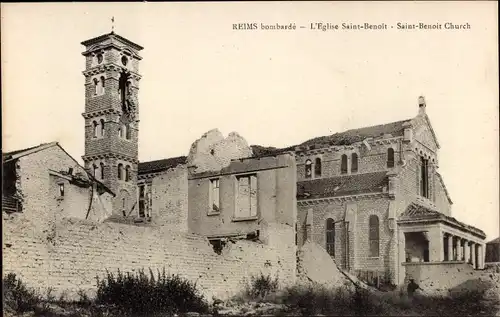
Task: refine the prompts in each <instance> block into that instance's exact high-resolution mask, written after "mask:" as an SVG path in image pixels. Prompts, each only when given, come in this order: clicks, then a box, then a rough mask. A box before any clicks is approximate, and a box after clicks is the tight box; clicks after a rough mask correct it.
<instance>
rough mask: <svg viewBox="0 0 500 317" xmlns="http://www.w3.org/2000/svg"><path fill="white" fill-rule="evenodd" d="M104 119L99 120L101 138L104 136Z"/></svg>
mask: <svg viewBox="0 0 500 317" xmlns="http://www.w3.org/2000/svg"><path fill="white" fill-rule="evenodd" d="M104 131H105V130H104V119H101V136H104Z"/></svg>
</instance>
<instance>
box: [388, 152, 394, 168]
mask: <svg viewBox="0 0 500 317" xmlns="http://www.w3.org/2000/svg"><path fill="white" fill-rule="evenodd" d="M387 167H394V149H393V148H388V149H387Z"/></svg>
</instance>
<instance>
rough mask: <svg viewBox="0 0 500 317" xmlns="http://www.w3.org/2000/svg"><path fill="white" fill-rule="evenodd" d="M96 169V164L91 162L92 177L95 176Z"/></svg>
mask: <svg viewBox="0 0 500 317" xmlns="http://www.w3.org/2000/svg"><path fill="white" fill-rule="evenodd" d="M97 169H98V167H97V165H96V164H92V175H93V176H94V177H97Z"/></svg>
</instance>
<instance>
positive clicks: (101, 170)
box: [100, 162, 104, 179]
mask: <svg viewBox="0 0 500 317" xmlns="http://www.w3.org/2000/svg"><path fill="white" fill-rule="evenodd" d="M100 165H101V169H100V172H101V179H104V163H103V162H101V164H100Z"/></svg>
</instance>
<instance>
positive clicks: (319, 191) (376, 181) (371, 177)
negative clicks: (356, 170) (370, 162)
mask: <svg viewBox="0 0 500 317" xmlns="http://www.w3.org/2000/svg"><path fill="white" fill-rule="evenodd" d="M387 184H388V178H387V172H374V173H365V174H354V175H346V176H337V177H331V178H318V179H313V180H307V181H301V182H297V197H298V200H304V199H312V198H324V197H336V196H347V195H355V194H366V193H374V192H383V187H384V186H386V185H387Z"/></svg>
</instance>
